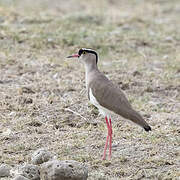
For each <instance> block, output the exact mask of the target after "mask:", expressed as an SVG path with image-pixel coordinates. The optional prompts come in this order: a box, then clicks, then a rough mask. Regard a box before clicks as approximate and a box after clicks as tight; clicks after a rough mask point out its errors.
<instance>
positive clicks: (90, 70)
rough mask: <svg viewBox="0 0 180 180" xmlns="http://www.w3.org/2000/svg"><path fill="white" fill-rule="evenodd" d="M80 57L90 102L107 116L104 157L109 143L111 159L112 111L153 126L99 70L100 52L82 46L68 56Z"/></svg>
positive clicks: (146, 125)
mask: <svg viewBox="0 0 180 180" xmlns="http://www.w3.org/2000/svg"><path fill="white" fill-rule="evenodd" d="M75 57H76V58H79V60H80V61H81V62H82V63H83V64H84V66H85V71H86V88H87V92H88V98H89V100H90V102H91V103H92V104H93V105H94V106H96V107H97V108H98V109H99V112H100V113H101V114H102V115H103V116H104V117H105V120H106V124H107V128H108V135H107V138H106V144H105V147H104V153H103V159H105V158H106V149H107V146H108V143H109V159H111V148H112V124H111V115H112V113H115V114H118V115H120V116H122V117H124V118H126V119H129V120H131V121H133V122H134V123H136V124H138V125H140V126H141V127H143V128H144V129H145V131H151V127H150V126H149V125H148V123H147V122H146V121H145V120H144V119H143V118H142V116H141V115H140V114H139V113H138V112H137V111H135V110H134V109H133V108H132V106H131V104H130V103H129V102H128V100H127V98H126V96H125V95H124V93H123V92H122V91H121V90H120V89H118V88H116V87H115V86H114V84H113V83H112V82H111V81H110V80H109V79H108V78H107V77H106V76H105V75H104V74H103V73H101V72H100V71H99V69H98V66H97V63H98V54H97V53H96V51H94V50H92V49H85V48H82V49H80V50H79V52H78V54H74V55H71V56H68V57H67V58H75Z"/></svg>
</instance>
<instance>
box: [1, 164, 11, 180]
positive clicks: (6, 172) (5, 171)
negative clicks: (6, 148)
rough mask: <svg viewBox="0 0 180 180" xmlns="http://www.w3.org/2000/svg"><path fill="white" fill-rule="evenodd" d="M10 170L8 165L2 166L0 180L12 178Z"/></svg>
mask: <svg viewBox="0 0 180 180" xmlns="http://www.w3.org/2000/svg"><path fill="white" fill-rule="evenodd" d="M10 169H11V168H10V166H8V165H7V164H0V178H1V177H8V176H10Z"/></svg>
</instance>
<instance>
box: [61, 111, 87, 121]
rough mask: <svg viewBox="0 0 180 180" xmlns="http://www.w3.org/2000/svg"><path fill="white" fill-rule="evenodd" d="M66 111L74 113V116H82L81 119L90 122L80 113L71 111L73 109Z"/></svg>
mask: <svg viewBox="0 0 180 180" xmlns="http://www.w3.org/2000/svg"><path fill="white" fill-rule="evenodd" d="M64 110H65V111H69V112H72V113H74V114H76V115H78V116H80V117H81V118H83V119H84V120H85V121H87V122H88V120H87V119H86V118H85V117H84V116H82V115H81V114H79V113H78V112H75V111H73V110H71V109H69V108H65V109H64Z"/></svg>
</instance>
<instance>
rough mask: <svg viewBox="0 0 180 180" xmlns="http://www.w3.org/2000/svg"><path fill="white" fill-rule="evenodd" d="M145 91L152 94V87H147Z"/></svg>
mask: <svg viewBox="0 0 180 180" xmlns="http://www.w3.org/2000/svg"><path fill="white" fill-rule="evenodd" d="M145 91H146V92H153V91H154V90H153V88H152V87H147V88H146V89H145Z"/></svg>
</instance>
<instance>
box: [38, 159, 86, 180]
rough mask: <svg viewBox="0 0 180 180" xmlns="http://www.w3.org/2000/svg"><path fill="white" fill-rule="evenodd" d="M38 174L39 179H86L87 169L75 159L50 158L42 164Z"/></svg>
mask: <svg viewBox="0 0 180 180" xmlns="http://www.w3.org/2000/svg"><path fill="white" fill-rule="evenodd" d="M40 176H41V180H50V179H53V180H87V178H88V170H87V168H86V167H85V165H84V164H82V163H80V162H77V161H73V160H66V161H59V160H52V161H48V162H46V163H43V164H42V166H41V170H40Z"/></svg>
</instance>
